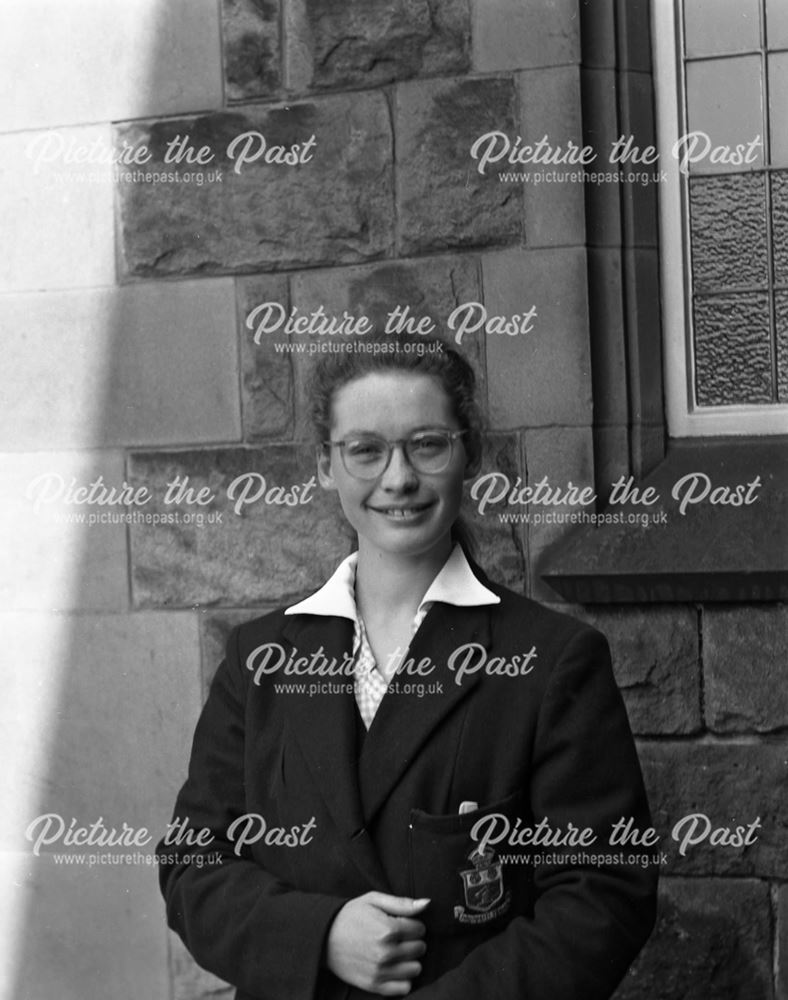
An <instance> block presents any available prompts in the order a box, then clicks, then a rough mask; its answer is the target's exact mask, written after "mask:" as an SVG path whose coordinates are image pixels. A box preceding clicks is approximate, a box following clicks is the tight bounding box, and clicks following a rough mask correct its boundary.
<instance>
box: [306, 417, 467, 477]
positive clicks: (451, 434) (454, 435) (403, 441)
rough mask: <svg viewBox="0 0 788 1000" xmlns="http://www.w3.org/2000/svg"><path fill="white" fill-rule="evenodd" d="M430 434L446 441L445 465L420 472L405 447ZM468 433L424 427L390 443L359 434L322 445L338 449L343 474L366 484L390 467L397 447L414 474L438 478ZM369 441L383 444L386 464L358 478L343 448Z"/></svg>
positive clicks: (381, 437)
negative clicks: (376, 470)
mask: <svg viewBox="0 0 788 1000" xmlns="http://www.w3.org/2000/svg"><path fill="white" fill-rule="evenodd" d="M430 433H433V434H441V435H444V436H445V437H446V438H447V439H448V442H449V457H448V458H447V459H446V464H445V465H444V466H443V467H442V468H441V469H435V470H433V471H432V472H422V470H421V469H419V468H417V466H415V465H414V464H413V460H412V459H411V457H410V455H408V450H407V445H408V442H409V441H412V440H413V438H414V437H416V435H418V434H430ZM469 433H470V431H468V429H467V428H466V429H465V430H460V431H450V430H447V429H446V428H444V427H425V428H423V429H421V430H418V431H413V433H412V434H410V435H408V437H406V438H395V439H394V440H391V441H390V440H389V439H388V438H384V437H383V436H382V435H380V434H359V435H358V436H357V437H351V438H343V439H342V440H341V441H330V440H329V441H323V442H322V443H323V445H324V447H326V448H334V447H338V448H339V455H340V457H341V459H342V467H343V468H344V470H345V472H347V474H348V475H349V476H352V477H353V479H358V480H359V481H360V482H367V483H368V482H371V481H372V480H373V479H378V478H379V477H380V476H382V475H383V473H384V472H385V471H386V469H388V467H389V465H391V456H392V455H393V454H394V449H395V448H396V447H397V446H398V445H399V446H400V447H401V448H402V454H403V456H404V457H405V460H406V461H407V463H408V465H409V466H410V467H411V468H412V469H413V470H414V472H418V473H419V475H422V476H439V475H440V474H441V473H442V472H445V471H446V469H448V467H449V466H450V465H451V460H452V458H453V457H454V442H455V441H456V440H457V439H458V438H461V437H462V436H463V435H464V434H469ZM370 439H371V440H373V441H382V442H383V444H385V446H386V449H387V452H388V454H387V455H386V463H385V465H384V466H383V468H382V469H381V470H380V472H376V473H375V474H374V476H359V475H357V474H356V473H355V472H351V471H350V469H349V468H348V467H347V462H346V460H345V447H346V446H347V445H348V444H350V443H351V442H353V441H364V440H370Z"/></svg>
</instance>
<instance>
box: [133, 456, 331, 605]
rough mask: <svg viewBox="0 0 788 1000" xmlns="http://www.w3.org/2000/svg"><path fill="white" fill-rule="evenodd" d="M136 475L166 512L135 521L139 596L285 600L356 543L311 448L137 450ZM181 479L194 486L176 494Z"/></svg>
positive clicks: (311, 584) (193, 601) (155, 507)
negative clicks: (321, 483)
mask: <svg viewBox="0 0 788 1000" xmlns="http://www.w3.org/2000/svg"><path fill="white" fill-rule="evenodd" d="M130 477H131V479H132V480H133V481H134V482H140V483H144V484H146V485H147V486H148V487H149V489H150V490H151V492H152V494H153V496H154V500H153V501H152V503H151V505H150V511H151V512H152V513H153V512H156V513H159V514H161V515H163V516H165V517H168V519H169V520H168V521H165V522H163V523H160V524H157V525H151V524H144V525H143V524H140V525H133V526H132V528H131V559H132V594H133V599H134V601H135V602H136V603H137V604H138V605H140V606H148V607H150V606H159V607H188V606H193V605H198V604H225V605H228V606H230V607H242V606H245V605H251V606H252V607H257V606H259V605H260V604H269V603H271V604H282V603H285V602H288V603H289V602H291V601H292V600H294V599H295V598H297V597H300V596H305V595H306V594H308V593H310V592H311V591H313V590H315V589H316V588H317V587H318V586H319V585H320V584H321V583H323V582H324V581H325V580H326V579H327V578H328V576H329V575H330V573H331V572H332V570H333V569H334V567H335V566H336V564H337V562H339V560H340V559H341V558H342V557H343V556H345V555H347V553H348V552H349V551H350V535H349V529H348V530H346V529H345V527H344V522H343V520H342V518H341V515H340V513H339V504H338V502H337V500H336V497H335V495H334V494H330V495H329V494H326V493H323V491H322V490H320V488H319V487H318V486H317V482H316V480H317V477H316V470H315V462H314V454H313V452H312V450H311V449H309V448H302V449H298V448H296V447H295V446H291V445H270V446H267V447H262V448H254V449H252V448H249V449H247V448H222V449H215V450H207V449H206V450H201V451H178V452H152V453H147V454H144V453H136V454H134V455H132V456H131V459H130ZM176 478H177V480H178V484H179V485H178V486H177V487H175V488H173V489H172V491H171V495H170V503H169V504H167V503H165V499H166V498H167V492H168V484H172V483H175V481H176ZM181 488H184V489H186V490H191V491H193V492H192V493H191V495H190V494H188V493H181V494H180V495H179V490H180V489H181ZM200 491H207V492H205V493H203V494H202V496H200ZM190 500H191V501H192V502H189V501H190ZM199 500H204V501H207V502H205V503H199V502H198V501H199ZM288 501H289V502H288ZM236 509H237V511H238V512H237V513H236ZM201 515H202V516H201Z"/></svg>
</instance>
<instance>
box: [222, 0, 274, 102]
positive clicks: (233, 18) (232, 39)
mask: <svg viewBox="0 0 788 1000" xmlns="http://www.w3.org/2000/svg"><path fill="white" fill-rule="evenodd" d="M280 20H281V0H222V45H223V50H224V82H225V95H226V97H227V100H228V101H243V100H249V99H251V98H255V97H269V96H270V95H271V94H275V93H276V92H277V90H278V89H279V88H280V87H281V85H282V71H281V54H280V48H279V34H280Z"/></svg>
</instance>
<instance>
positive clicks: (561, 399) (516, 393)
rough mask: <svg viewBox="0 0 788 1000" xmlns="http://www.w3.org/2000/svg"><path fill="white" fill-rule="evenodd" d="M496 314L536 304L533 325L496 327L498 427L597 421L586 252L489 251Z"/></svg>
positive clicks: (492, 352) (488, 299) (490, 359)
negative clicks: (508, 329) (512, 332)
mask: <svg viewBox="0 0 788 1000" xmlns="http://www.w3.org/2000/svg"><path fill="white" fill-rule="evenodd" d="M483 276H484V301H485V306H486V307H487V310H488V313H489V314H490V316H493V315H502V316H506V317H511V316H514V315H522V314H524V313H527V312H528V311H529V310H530V309H531V308H532V307H534V306H535V307H536V315H535V317H534V318H533V320H532V323H531V327H532V328H531V330H530V332H527V333H520V334H517V335H516V336H507V335H490V336H488V337H487V338H486V340H487V372H488V379H489V395H490V413H491V416H492V420H493V423H494V424H495V425H496V426H497V427H506V428H510V427H545V426H550V425H554V424H575V425H590V423H591V371H590V353H589V352H590V348H589V337H588V298H587V291H586V287H587V275H586V267H585V253H584V252H583V250H581V249H566V250H564V249H561V250H504V251H500V252H497V253H488V254H485V255H484V258H483Z"/></svg>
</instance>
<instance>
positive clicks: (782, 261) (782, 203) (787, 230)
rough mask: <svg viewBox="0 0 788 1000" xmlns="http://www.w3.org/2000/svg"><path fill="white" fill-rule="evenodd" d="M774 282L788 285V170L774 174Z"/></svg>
mask: <svg viewBox="0 0 788 1000" xmlns="http://www.w3.org/2000/svg"><path fill="white" fill-rule="evenodd" d="M772 241H773V246H774V283H775V284H776V285H785V286H788V172H783V171H778V172H776V173H774V174H772Z"/></svg>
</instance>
